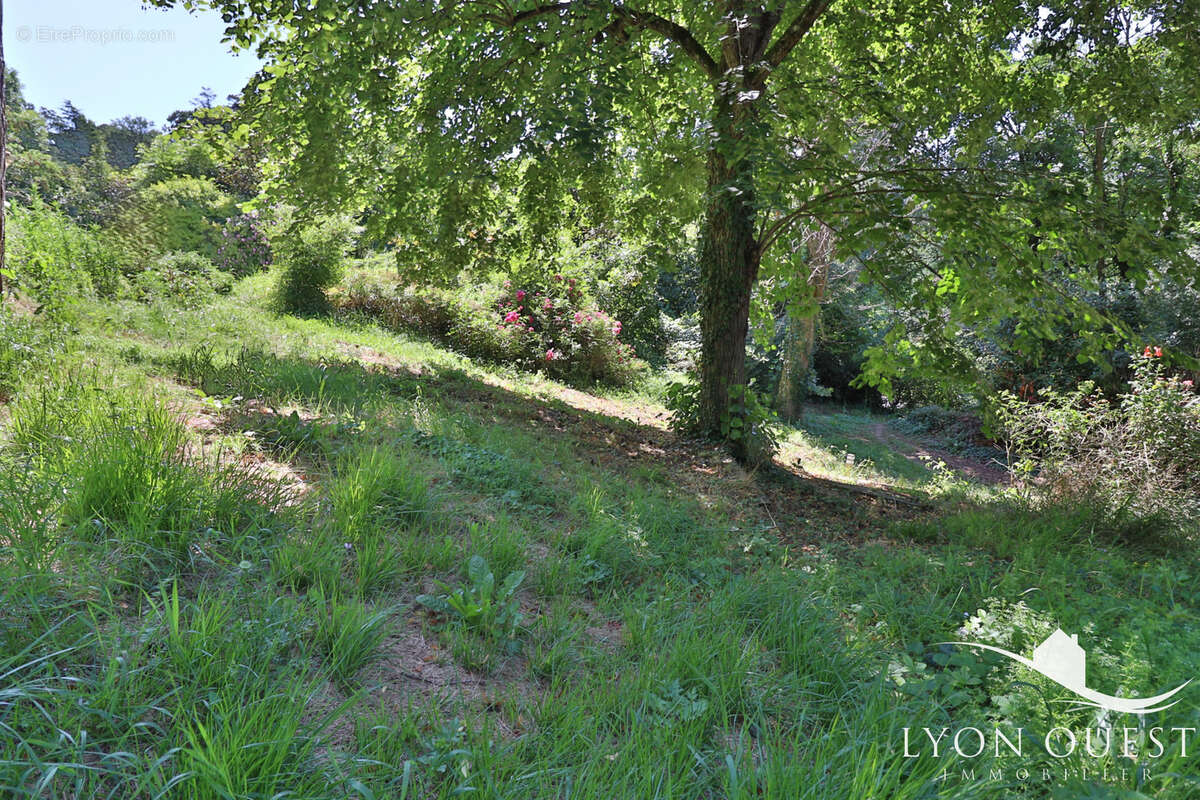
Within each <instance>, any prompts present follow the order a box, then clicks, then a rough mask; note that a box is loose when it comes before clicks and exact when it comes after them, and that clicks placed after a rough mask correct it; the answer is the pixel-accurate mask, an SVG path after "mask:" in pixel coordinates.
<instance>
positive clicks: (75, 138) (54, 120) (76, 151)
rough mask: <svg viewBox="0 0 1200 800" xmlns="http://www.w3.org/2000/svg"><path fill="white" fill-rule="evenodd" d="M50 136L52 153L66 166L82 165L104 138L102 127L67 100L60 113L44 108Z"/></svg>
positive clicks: (43, 112) (43, 114) (43, 113)
mask: <svg viewBox="0 0 1200 800" xmlns="http://www.w3.org/2000/svg"><path fill="white" fill-rule="evenodd" d="M42 116H43V117H45V118H46V128H47V130H48V132H49V136H50V153H51V154H52V155H53V156H54V157H55V158H57V159H58V160H59V161H62V162H63V163H66V164H82V163H83V160H84V159H85V158H87V157H88V156H89V155H90V154H91V152H92V148H93V147H95V146H96V143H97V142H98V141H100V140H101V139H102V138H103V137H102V135H101V133H100V126H99V125H97V124H96V123H95V122H93V121H92V120H90V119H88V117H87V115H85V114H84V113H83V112H82V111H80V110H79V109H78V108H76V107H75V104H74V103H72V102H71V101H70V100H67V101H66V102H64V103H63V104H62V108H61V109H59V110H58V111H53V110H51V109H47V108H43V109H42Z"/></svg>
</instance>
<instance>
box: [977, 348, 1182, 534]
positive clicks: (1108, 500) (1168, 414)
mask: <svg viewBox="0 0 1200 800" xmlns="http://www.w3.org/2000/svg"><path fill="white" fill-rule="evenodd" d="M1162 355H1163V351H1162V349H1161V348H1159V347H1148V348H1146V350H1145V351H1144V352H1143V354H1142V356H1141V357H1140V358H1135V359H1134V363H1133V366H1132V369H1133V377H1132V379H1131V380H1130V382H1129V386H1128V389H1127V390H1126V391H1125V392H1124V393H1122V394H1121V395H1120V396H1119V397H1117V398H1115V399H1111V400H1110V399H1109V398H1108V397H1106V396H1105V395H1103V394H1102V393H1101V392H1100V391H1098V390H1097V389H1096V388H1095V386H1094V385H1093V384H1091V383H1089V382H1085V383H1083V384H1080V385H1079V386H1078V387H1077V388H1076V389H1075V390H1073V391H1070V392H1059V391H1056V390H1053V389H1042V390H1040V391H1038V392H1036V397H1035V398H1034V399H1032V400H1030V399H1023V398H1021V397H1018V396H1017V395H1015V394H1013V393H1011V392H1005V393H1004V394H1003V395H1002V396H1001V398H1000V403H999V408H998V410H997V414H996V421H997V423H998V425H997V427H998V428H999V433H1000V435H1001V437H1002V438H1003V440H1004V441H1005V442H1006V444H1007V446H1008V449H1009V454H1010V462H1012V464H1013V470H1014V472H1015V473H1016V475H1017V476H1018V477H1019V478H1022V479H1025V480H1026V481H1028V482H1029V483H1031V484H1033V485H1035V486H1037V487H1039V488H1040V489H1041V491H1042V492H1044V493H1045V494H1047V495H1049V496H1052V497H1062V498H1065V499H1074V500H1086V501H1087V502H1092V503H1102V504H1105V505H1106V506H1107V507H1108V508H1109V510H1110V511H1113V512H1126V511H1128V512H1132V513H1134V514H1136V515H1138V516H1149V515H1154V516H1159V517H1169V518H1172V519H1175V520H1176V521H1183V520H1185V519H1187V518H1188V517H1193V518H1194V516H1195V514H1196V512H1197V511H1200V463H1198V461H1200V397H1197V395H1196V387H1195V386H1194V385H1193V383H1192V381H1190V380H1186V379H1183V378H1181V377H1179V376H1174V375H1171V374H1169V373H1168V370H1167V369H1166V368H1165V367H1164V365H1163V362H1162Z"/></svg>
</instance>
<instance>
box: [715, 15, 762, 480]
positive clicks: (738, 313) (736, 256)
mask: <svg viewBox="0 0 1200 800" xmlns="http://www.w3.org/2000/svg"><path fill="white" fill-rule="evenodd" d="M722 7H723V9H724V12H725V14H724V16H725V20H726V24H727V27H726V30H725V34H724V36H723V37H722V40H721V54H720V58H719V59H718V68H719V69H720V70H721V71H722V77H721V79H720V80H718V81H717V82H716V84H715V85H714V87H713V88H714V91H715V94H716V98H715V103H714V106H713V128H712V131H711V135H712V137H713V138H712V140H711V141H712V145H711V148H712V149H711V150H710V151H709V154H708V209H707V214H706V217H705V223H704V230H703V231H702V233H701V236H702V241H701V246H700V408H699V415H700V419H699V423H700V426H701V429H702V430H703V431H704V432H705V433H709V434H719V433H720V431H721V417H722V416H723V415H724V414H725V413H726V412H727V411H728V410H729V389H730V387H731V386H744V385H745V384H746V334H747V332H748V331H749V327H750V292H751V289H753V287H754V282H755V281H756V280H757V279H758V266H759V262H760V259H761V253H760V251H759V246H758V240H757V237H756V235H755V225H754V222H755V211H754V203H755V184H754V169H753V168H754V164H753V157H751V156H747V155H746V153H747V150H748V148H747V147H746V144H747V142H746V139H747V138H748V137H751V136H761V135H764V134H765V133H766V131H765V130H764V129H763V127H764V122H763V120H760V119H757V118H756V117H757V114H756V106H757V104H758V103H759V102H760V98H761V97H762V96H763V92H764V91H765V82H766V77H767V74H768V72H769V70H764V69H762V65H763V64H764V61H765V59H766V52H767V45H768V43H769V41H770V38H771V32H772V31H773V30H774V29H775V25H776V24H778V22H779V14H778V12H777V11H773V10H768V9H766V8H765V7H764V6H763V5H762V4H761V3H754V2H750V0H726V2H724V3H723V4H722ZM733 450H734V455H735V456H737V457H738V458H739V459H741V460H744V459H745V458H746V456H747V452H746V443H745V441H744V440H737V441H734V442H733Z"/></svg>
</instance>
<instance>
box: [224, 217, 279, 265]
mask: <svg viewBox="0 0 1200 800" xmlns="http://www.w3.org/2000/svg"><path fill="white" fill-rule="evenodd" d="M215 263H216V265H217V268H218V269H220V270H221V271H223V272H228V273H229V274H230V275H233V276H234V277H235V278H242V277H245V276H246V275H253V274H254V273H256V272H261V271H263V270H264V269H266V268H267V267H268V266H270V265H271V245H270V243H269V242H268V241H267V233H266V230H265V227H264V225H263V224H262V221H261V220H260V219H259V218H258V214H256V213H253V212H252V213H249V214H239V215H238V216H236V217H230V218H229V219H227V220H225V224H224V225H222V226H221V243H220V244H219V245H218V246H217V257H216V259H215Z"/></svg>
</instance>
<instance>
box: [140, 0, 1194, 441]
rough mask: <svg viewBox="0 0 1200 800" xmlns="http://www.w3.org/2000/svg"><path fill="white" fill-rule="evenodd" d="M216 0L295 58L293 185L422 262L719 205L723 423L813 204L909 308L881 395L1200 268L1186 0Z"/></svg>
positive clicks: (287, 176)
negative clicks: (908, 379) (751, 330)
mask: <svg viewBox="0 0 1200 800" xmlns="http://www.w3.org/2000/svg"><path fill="white" fill-rule="evenodd" d="M157 2H158V3H159V4H161V5H171V4H172V0H157ZM216 5H217V6H218V7H220V8H221V9H222V10H223V12H224V13H225V16H226V19H227V20H228V21H229V35H230V36H231V38H232V39H233V40H234V41H235V42H236V43H237V44H238V45H239V46H242V47H257V48H258V52H260V53H261V54H262V56H263V57H264V59H266V60H267V62H268V64H269V69H268V70H267V71H266V73H265V77H264V78H263V80H261V81H258V82H257V83H256V85H255V86H254V87H253V89H252V90H251V91H250V92H249V93H248V94H247V97H246V98H245V100H246V107H247V114H248V116H249V117H250V118H252V119H253V121H254V123H255V124H254V129H255V130H256V131H257V132H258V133H259V134H260V135H261V136H262V138H263V141H264V143H265V145H266V146H267V147H268V148H269V149H270V151H271V153H272V155H273V161H274V162H275V163H274V164H273V171H274V175H273V176H272V177H273V178H274V185H275V186H276V187H277V188H278V189H279V190H280V191H282V192H284V193H286V194H289V195H290V196H292V197H293V198H295V199H297V200H299V199H300V198H305V199H306V201H315V202H324V203H327V204H329V205H330V206H338V207H344V206H347V205H348V206H350V207H353V208H355V209H359V208H362V209H367V208H370V209H371V211H372V216H373V217H374V218H375V224H376V225H378V226H379V227H380V228H382V229H385V230H387V231H388V232H389V233H390V234H392V235H394V236H395V237H396V239H397V240H398V241H400V242H401V243H402V248H403V249H408V250H410V251H411V254H412V255H413V258H412V260H413V261H414V262H416V263H417V267H418V268H419V270H420V274H421V275H422V276H423V278H426V279H430V280H432V279H435V278H439V277H440V278H442V279H445V278H447V277H449V276H452V275H456V274H457V273H458V272H459V271H461V270H462V269H463V268H471V269H476V270H483V269H485V268H487V267H489V266H490V267H491V268H492V269H495V268H496V260H497V259H498V258H503V257H504V255H505V253H506V250H509V249H510V248H507V247H506V244H507V242H506V239H505V235H504V231H505V230H507V229H513V228H516V229H517V233H516V234H514V236H513V237H510V238H520V239H522V240H523V241H524V242H525V243H527V244H528V247H527V248H526V252H527V254H532V253H534V252H539V251H547V250H552V249H554V248H553V245H548V246H543V244H544V243H545V242H548V241H553V240H554V239H555V237H556V236H558V235H559V234H561V233H562V232H564V231H566V230H570V229H572V228H575V229H579V228H590V229H593V230H599V229H607V230H619V231H620V232H621V233H622V234H623V235H624V234H625V233H627V232H634V233H635V234H636V233H641V232H644V231H647V230H653V229H657V230H658V231H660V232H664V231H665V232H666V233H667V236H668V237H670V238H672V239H679V238H683V237H685V236H686V235H687V234H686V231H689V230H694V231H697V232H698V239H699V240H700V243H701V247H700V248H699V262H700V273H701V279H700V298H699V301H700V302H699V306H700V318H701V333H702V349H703V350H704V357H703V358H702V359H701V362H700V365H699V367H700V380H701V382H702V384H703V387H704V390H703V391H702V392H701V395H700V406H701V409H700V410H701V418H702V420H703V422H704V425H705V427H707V428H709V429H710V431H712V432H716V430H717V429H718V428H719V423H720V415H721V414H722V413H723V411H724V409H725V407H726V406H727V405H728V399H729V398H728V394H727V387H728V386H732V385H740V384H744V383H746V374H745V368H744V348H743V347H742V344H743V343H744V342H743V339H744V335H745V330H746V319H747V314H748V308H749V300H750V295H751V292H752V291H753V287H754V285H755V283H756V282H757V281H758V280H760V279H768V280H769V279H771V278H774V277H780V276H787V275H789V274H791V273H792V272H794V270H795V269H796V268H797V260H798V253H799V252H800V251H801V248H800V246H799V244H800V240H801V239H802V237H803V230H804V226H805V225H806V224H807V221H808V220H811V219H813V218H814V217H815V218H818V219H821V220H822V221H823V222H824V223H825V224H827V225H829V226H830V227H831V229H833V230H836V232H837V238H838V243H839V244H838V246H839V248H840V249H841V250H842V252H843V253H845V254H855V255H856V256H858V257H859V258H861V259H862V260H863V261H864V262H865V263H866V265H867V267H868V268H867V269H866V270H864V273H863V274H864V276H865V277H866V278H867V279H868V280H870V281H871V282H872V283H874V284H875V285H877V286H879V287H882V288H884V289H886V290H887V291H888V292H889V294H891V295H892V296H894V297H895V298H897V299H898V300H899V301H900V302H901V303H902V304H903V305H905V306H906V307H908V308H910V309H912V310H913V313H914V316H915V319H914V320H912V321H911V322H906V323H905V324H900V325H897V326H895V327H894V328H893V329H892V330H891V331H889V334H888V336H889V338H888V340H887V341H886V342H882V343H879V344H878V345H877V346H873V347H871V348H870V349H869V350H868V351H867V358H868V364H869V369H868V370H867V373H866V375H867V378H868V379H869V380H870V381H871V382H872V383H873V384H874V385H876V386H878V387H879V388H881V389H882V390H883V391H884V393H885V394H890V392H891V388H892V387H891V384H890V381H891V378H892V376H894V375H896V374H898V373H899V372H901V371H903V370H908V371H909V372H910V373H911V374H912V376H913V377H916V378H921V377H928V375H930V374H939V373H942V372H946V371H951V370H957V369H958V368H960V367H962V366H964V364H963V363H962V362H961V360H960V359H959V358H958V350H959V348H958V347H957V346H956V342H955V339H956V337H957V335H958V333H959V331H960V329H961V328H963V327H975V326H979V325H981V324H987V323H990V322H995V321H998V320H1002V319H1006V318H1008V319H1013V320H1015V321H1016V322H1017V324H1018V326H1019V328H1020V333H1021V335H1020V336H1019V337H1018V338H1019V340H1020V342H1021V344H1022V345H1023V346H1025V345H1028V344H1030V343H1031V342H1032V341H1033V340H1036V339H1041V338H1049V337H1050V336H1051V335H1052V331H1053V328H1054V326H1055V324H1058V323H1062V324H1066V325H1068V326H1069V327H1071V328H1072V329H1078V331H1077V332H1078V333H1079V339H1080V341H1081V343H1082V344H1081V347H1080V355H1081V356H1082V357H1084V358H1087V359H1096V358H1100V357H1101V356H1102V354H1103V353H1104V352H1106V351H1108V350H1110V349H1112V348H1113V347H1114V346H1115V345H1116V344H1117V343H1119V342H1120V341H1122V340H1127V339H1128V335H1127V334H1128V331H1127V330H1126V329H1125V328H1124V327H1123V326H1121V325H1120V324H1115V323H1114V321H1113V320H1111V319H1109V318H1108V317H1106V316H1105V315H1103V314H1096V313H1094V310H1093V309H1092V308H1091V307H1090V306H1089V304H1088V303H1087V302H1086V300H1085V299H1084V298H1083V297H1081V296H1079V295H1077V294H1073V293H1072V292H1071V291H1069V289H1070V287H1071V286H1072V285H1077V286H1083V287H1085V288H1088V289H1102V288H1103V286H1104V284H1105V283H1106V282H1107V280H1108V279H1109V276H1110V275H1111V274H1113V273H1119V274H1120V275H1121V277H1122V278H1123V279H1128V280H1134V281H1141V280H1144V279H1145V278H1146V277H1147V276H1148V275H1149V273H1150V270H1151V269H1152V268H1156V267H1157V266H1158V265H1162V264H1166V265H1169V269H1171V270H1176V271H1184V270H1187V269H1191V268H1192V265H1191V264H1190V263H1189V262H1190V259H1189V258H1188V257H1187V255H1186V249H1187V245H1188V243H1189V242H1188V239H1189V234H1188V233H1187V231H1186V229H1185V227H1184V226H1182V225H1180V224H1178V222H1179V221H1180V220H1182V219H1185V218H1186V217H1187V215H1188V214H1190V213H1192V212H1191V211H1190V210H1189V209H1191V208H1193V207H1194V197H1195V193H1194V192H1190V191H1188V190H1187V186H1188V185H1189V182H1190V181H1192V180H1194V177H1195V175H1194V169H1192V168H1190V167H1189V166H1188V165H1189V163H1190V162H1189V161H1188V159H1187V157H1186V156H1185V155H1184V154H1185V152H1190V148H1191V147H1192V145H1191V144H1190V142H1189V141H1188V137H1189V136H1190V134H1188V133H1187V131H1189V130H1190V129H1191V126H1192V125H1193V123H1194V102H1192V94H1191V93H1190V91H1189V87H1190V76H1191V75H1192V74H1193V73H1194V64H1195V63H1196V59H1197V55H1198V54H1197V49H1196V43H1195V41H1194V40H1193V39H1191V38H1190V37H1188V36H1187V35H1186V32H1188V31H1190V30H1192V29H1193V28H1194V25H1195V22H1196V20H1195V12H1194V10H1193V9H1191V7H1190V6H1188V4H1181V3H1155V4H1149V5H1144V4H1143V5H1137V6H1136V8H1135V7H1133V6H1128V4H1122V3H1105V4H1100V5H1099V6H1097V7H1096V8H1089V9H1088V10H1087V11H1081V10H1080V9H1079V8H1078V7H1077V6H1076V5H1071V4H1065V5H1061V6H1054V7H1052V8H1051V7H1047V9H1046V10H1045V11H1043V10H1042V9H1041V8H1040V7H1036V6H1034V5H1031V4H1028V3H1023V2H1003V3H990V2H989V3H982V2H974V1H972V0H954V2H948V3H942V4H915V5H914V4H907V5H901V6H897V5H896V4H894V3H890V2H882V1H881V2H879V3H877V4H867V5H863V4H857V5H854V6H852V7H840V6H839V5H837V4H830V3H825V2H812V3H802V2H799V0H797V2H788V3H783V4H779V5H777V6H771V7H770V8H764V9H758V8H757V7H756V6H751V5H747V4H745V3H740V2H732V0H730V1H729V2H719V3H699V4H697V3H693V4H682V5H681V4H678V3H667V2H660V1H659V0H646V2H644V3H640V4H635V5H633V6H629V5H626V4H624V3H574V2H570V3H561V4H553V3H551V4H543V5H540V6H536V5H525V4H518V5H516V6H513V7H509V6H505V5H503V4H502V7H501V8H500V9H498V10H496V11H495V13H490V12H487V13H475V12H476V11H477V10H478V9H475V8H473V7H470V6H468V7H454V8H448V9H445V10H444V13H443V12H442V11H439V12H438V13H433V14H430V13H426V12H427V6H426V4H423V3H421V2H416V0H389V2H386V3H383V4H382V5H381V6H380V8H379V9H377V10H378V12H379V13H376V14H372V15H370V18H369V19H367V18H364V17H363V16H362V15H359V14H357V12H355V11H354V10H353V9H351V8H349V7H346V8H326V7H324V6H322V7H319V8H318V7H313V8H307V9H301V10H297V9H296V8H295V4H293V3H290V2H286V1H285V0H266V2H255V3H250V2H247V0H220V1H219V2H217V3H216ZM333 31H336V33H335V32H333ZM731 41H738V42H740V43H741V46H740V47H738V48H730V47H729V46H728V43H729V42H731ZM385 43H386V44H385ZM380 47H388V48H395V49H396V50H397V51H398V52H401V53H405V54H406V57H405V58H396V59H392V60H391V61H389V62H388V63H387V64H386V65H385V66H382V67H381V66H380V64H379V62H378V52H379V48H380ZM864 54H868V55H867V56H864ZM835 86H836V87H837V88H833V87H835ZM330 98H340V99H341V100H342V102H331V101H330ZM585 98H586V99H585ZM897 98H899V100H897ZM1089 153H1091V154H1093V155H1094V156H1095V157H1094V158H1092V157H1089V155H1088V154H1089ZM1106 153H1107V156H1106V155H1105V154H1106ZM447 165H449V166H447ZM381 185H382V186H384V187H386V188H385V190H384V194H386V195H387V196H388V197H389V198H390V200H389V202H387V203H381V202H380V201H379V200H378V197H379V195H380V187H381ZM512 198H517V200H516V207H515V208H514V204H513V201H512ZM564 212H565V213H564ZM981 220H986V223H987V224H985V225H981V224H979V223H980V221H981ZM514 222H518V223H519V224H517V225H514V224H513V223H514ZM1031 231H1034V233H1031ZM633 238H635V239H636V238H637V237H636V235H635V236H634V237H633ZM666 249H668V250H672V249H675V250H677V248H666ZM930 250H931V251H933V252H932V253H931V252H929V251H930ZM524 260H527V261H529V260H531V259H528V258H526V259H524ZM658 260H659V259H656V261H658ZM660 263H661V262H660ZM898 275H899V276H901V279H900V280H897V279H896V278H897V276H898ZM943 357H948V358H949V359H950V363H948V364H947V363H943ZM919 388H921V391H922V392H924V391H925V390H924V388H923V387H919ZM914 400H916V398H914Z"/></svg>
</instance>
